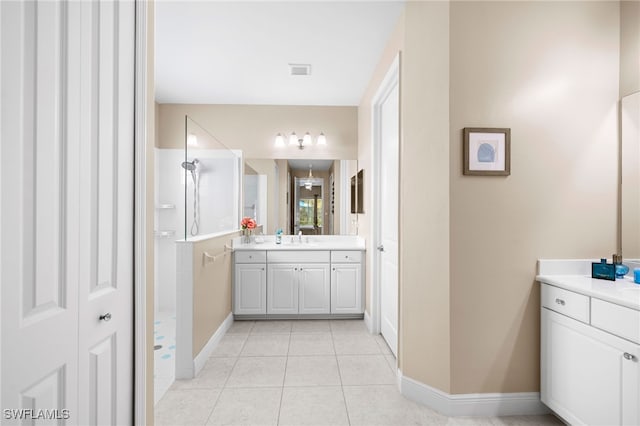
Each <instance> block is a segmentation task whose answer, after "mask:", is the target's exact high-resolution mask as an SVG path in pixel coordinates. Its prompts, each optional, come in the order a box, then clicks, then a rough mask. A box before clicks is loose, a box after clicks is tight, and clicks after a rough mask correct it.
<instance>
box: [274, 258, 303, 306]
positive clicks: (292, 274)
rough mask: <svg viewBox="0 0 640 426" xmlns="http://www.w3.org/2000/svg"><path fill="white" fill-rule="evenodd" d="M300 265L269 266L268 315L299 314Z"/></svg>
mask: <svg viewBox="0 0 640 426" xmlns="http://www.w3.org/2000/svg"><path fill="white" fill-rule="evenodd" d="M298 269H299V268H298V265H293V264H287V263H275V264H269V265H267V314H297V313H298Z"/></svg>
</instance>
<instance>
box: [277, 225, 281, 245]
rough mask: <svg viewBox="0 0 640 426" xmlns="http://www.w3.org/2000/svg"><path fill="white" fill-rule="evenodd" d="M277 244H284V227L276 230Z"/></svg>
mask: <svg viewBox="0 0 640 426" xmlns="http://www.w3.org/2000/svg"><path fill="white" fill-rule="evenodd" d="M276 244H282V228H278V230H277V231H276Z"/></svg>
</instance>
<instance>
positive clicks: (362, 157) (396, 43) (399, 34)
mask: <svg viewBox="0 0 640 426" xmlns="http://www.w3.org/2000/svg"><path fill="white" fill-rule="evenodd" d="M403 45H404V12H403V13H402V14H401V15H400V18H398V23H397V24H396V27H395V29H394V30H393V33H392V34H391V37H390V38H389V41H388V42H387V45H386V47H385V49H384V52H383V53H382V56H381V58H380V61H378V65H377V66H376V69H375V70H374V72H373V75H372V77H371V80H370V81H369V84H368V85H367V88H366V90H365V93H364V95H363V97H362V100H361V102H360V106H359V107H358V164H357V167H359V168H360V169H364V188H365V190H364V193H363V198H364V200H363V203H364V213H361V214H358V215H352V214H351V213H349V214H348V215H347V217H348V220H349V221H350V223H349V224H347V226H346V227H345V229H349V230H353V231H354V233H357V234H358V235H359V236H361V237H363V238H364V239H365V243H366V256H365V257H366V259H365V265H366V266H365V268H366V269H365V294H366V298H365V309H366V311H367V312H369V313H371V283H372V277H373V271H372V269H371V268H372V266H373V262H372V259H371V255H372V253H374V251H373V246H372V242H371V238H372V235H371V210H372V208H373V207H372V204H371V194H372V191H373V173H372V170H373V159H372V155H371V151H372V147H371V138H372V136H371V126H372V124H371V115H372V106H371V102H372V99H373V97H374V96H375V94H376V91H377V90H378V87H379V86H380V83H382V80H383V79H384V77H385V75H386V74H387V70H388V69H389V67H390V66H391V64H392V63H393V60H394V59H395V57H396V56H397V55H398V52H400V50H402V48H403ZM358 170H359V169H356V170H349V171H346V173H347V176H353V175H354V174H355V173H357V172H358ZM349 197H350V194H349V195H348V196H347V200H350V198H349ZM347 202H349V201H347ZM347 208H349V212H350V211H351V210H350V206H347ZM354 220H357V230H356V229H353V227H352V222H354ZM349 233H350V234H351V232H349Z"/></svg>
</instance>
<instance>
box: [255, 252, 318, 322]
mask: <svg viewBox="0 0 640 426" xmlns="http://www.w3.org/2000/svg"><path fill="white" fill-rule="evenodd" d="M329 289H330V276H329V264H328V263H301V264H289V263H272V264H269V265H268V277H267V314H328V313H329V312H330V308H329Z"/></svg>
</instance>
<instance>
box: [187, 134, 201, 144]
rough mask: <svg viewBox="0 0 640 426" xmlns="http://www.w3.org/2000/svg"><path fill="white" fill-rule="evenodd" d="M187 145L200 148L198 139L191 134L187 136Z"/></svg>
mask: <svg viewBox="0 0 640 426" xmlns="http://www.w3.org/2000/svg"><path fill="white" fill-rule="evenodd" d="M187 145H188V146H198V137H197V136H196V135H194V134H193V133H189V134H188V135H187Z"/></svg>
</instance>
